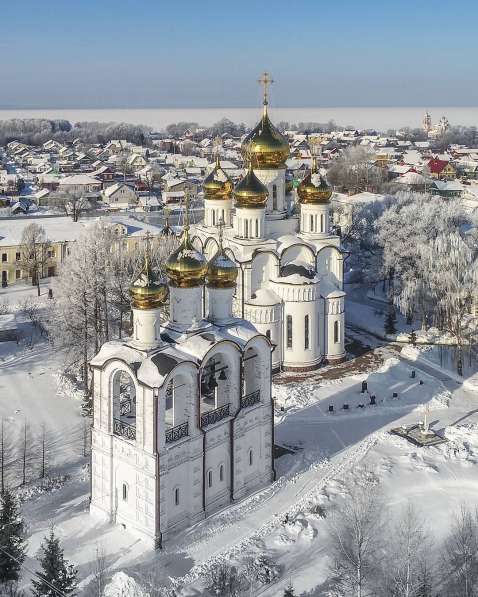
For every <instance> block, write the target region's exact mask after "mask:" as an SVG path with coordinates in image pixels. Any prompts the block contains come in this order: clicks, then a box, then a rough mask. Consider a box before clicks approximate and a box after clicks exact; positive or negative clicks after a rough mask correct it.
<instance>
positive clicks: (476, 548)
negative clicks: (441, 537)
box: [441, 506, 478, 597]
mask: <svg viewBox="0 0 478 597" xmlns="http://www.w3.org/2000/svg"><path fill="white" fill-rule="evenodd" d="M441 570H442V573H443V580H442V584H443V588H444V594H445V595H447V596H448V597H475V595H477V593H478V517H477V513H476V512H475V513H472V512H471V511H470V510H469V509H468V508H466V507H465V506H462V507H461V508H460V510H459V512H458V513H457V514H455V517H454V520H453V523H452V525H451V529H450V532H449V534H448V536H447V538H446V539H445V543H444V546H443V554H442V563H441Z"/></svg>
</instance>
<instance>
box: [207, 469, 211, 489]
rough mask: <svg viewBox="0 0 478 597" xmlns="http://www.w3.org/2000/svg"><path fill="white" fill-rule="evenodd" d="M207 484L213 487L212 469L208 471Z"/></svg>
mask: <svg viewBox="0 0 478 597" xmlns="http://www.w3.org/2000/svg"><path fill="white" fill-rule="evenodd" d="M207 486H208V487H212V471H208V472H207Z"/></svg>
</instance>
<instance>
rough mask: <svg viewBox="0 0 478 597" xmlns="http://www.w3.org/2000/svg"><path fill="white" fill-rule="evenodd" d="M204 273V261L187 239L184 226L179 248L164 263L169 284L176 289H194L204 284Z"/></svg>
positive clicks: (187, 229) (187, 231)
mask: <svg viewBox="0 0 478 597" xmlns="http://www.w3.org/2000/svg"><path fill="white" fill-rule="evenodd" d="M206 271H207V262H206V259H205V257H204V255H203V254H202V253H200V252H199V251H196V249H195V248H194V246H193V244H192V242H191V239H190V237H189V224H186V225H185V226H184V231H183V237H182V240H181V244H180V246H179V248H177V249H176V251H174V253H172V254H171V255H170V256H169V258H168V260H167V261H166V274H167V276H168V279H169V283H170V284H171V286H174V287H176V288H195V287H197V286H201V285H202V284H204V278H205V276H206Z"/></svg>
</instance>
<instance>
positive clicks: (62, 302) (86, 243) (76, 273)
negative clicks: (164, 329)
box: [49, 223, 178, 393]
mask: <svg viewBox="0 0 478 597" xmlns="http://www.w3.org/2000/svg"><path fill="white" fill-rule="evenodd" d="M126 242H127V241H126V240H124V239H121V238H119V237H118V236H117V235H116V234H115V233H114V232H113V231H112V229H111V228H110V227H107V226H104V225H103V224H101V223H96V224H94V225H92V226H90V227H88V228H87V229H86V230H85V232H84V234H83V236H82V237H81V238H80V239H79V240H78V241H77V242H75V243H74V244H73V245H72V247H71V253H70V255H69V256H68V257H67V258H66V260H65V262H64V264H63V265H62V267H61V269H60V272H59V275H58V277H57V278H56V280H55V285H54V288H55V292H54V296H55V298H54V300H53V301H52V306H51V313H50V315H49V333H50V337H51V339H52V340H53V342H54V343H55V344H56V345H57V346H60V347H62V348H64V349H65V354H66V358H67V368H68V369H70V368H71V369H73V370H75V369H77V368H78V369H80V370H81V372H82V379H83V383H84V388H85V393H87V392H88V362H89V360H90V359H91V358H92V357H93V356H94V355H95V354H96V353H97V352H98V351H99V349H100V347H101V345H102V344H103V343H104V342H106V341H108V340H112V339H115V338H121V337H122V335H123V333H124V328H125V325H128V326H129V323H130V313H131V306H130V296H129V287H130V285H131V283H132V281H133V280H134V279H135V277H136V276H137V275H138V274H139V272H140V270H141V267H142V265H143V262H144V248H145V247H144V244H145V243H144V242H140V243H138V247H137V249H136V250H135V251H131V250H127V248H126V246H125V245H126ZM151 244H152V247H151V250H152V265H153V268H154V270H155V271H156V273H157V274H158V276H163V275H164V270H163V268H164V264H165V261H166V259H167V257H168V256H169V255H170V254H171V252H172V251H173V250H174V249H175V248H176V247H177V244H178V240H177V238H176V237H175V236H162V237H159V240H158V238H155V240H154V241H153V242H152V243H151Z"/></svg>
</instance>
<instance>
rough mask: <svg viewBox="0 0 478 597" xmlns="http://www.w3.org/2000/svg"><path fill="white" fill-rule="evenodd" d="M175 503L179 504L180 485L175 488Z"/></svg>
mask: <svg viewBox="0 0 478 597" xmlns="http://www.w3.org/2000/svg"><path fill="white" fill-rule="evenodd" d="M174 505H175V506H179V487H176V489H175V490H174Z"/></svg>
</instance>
